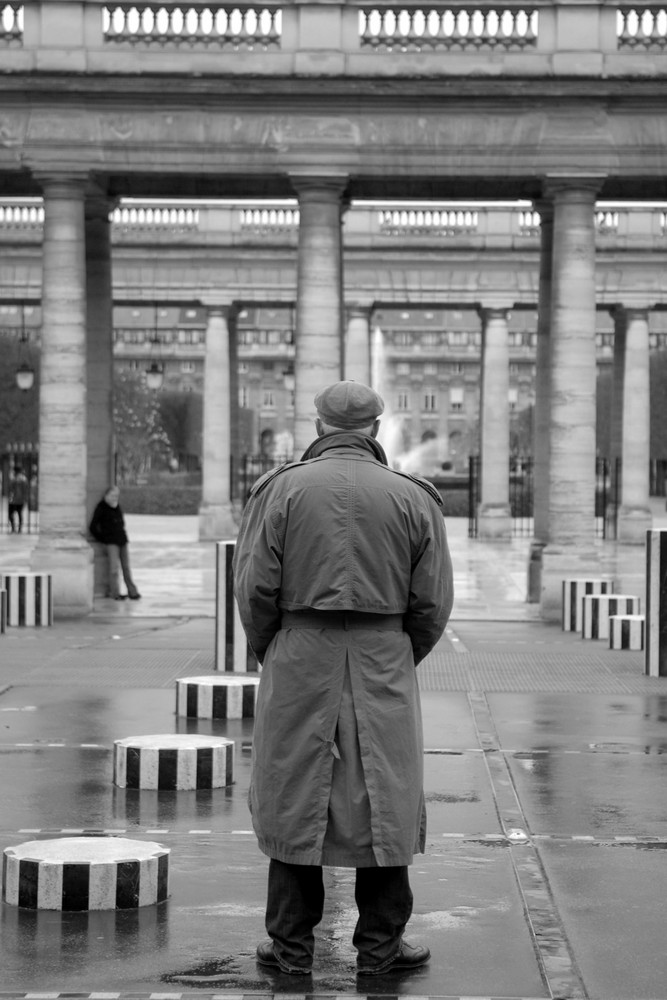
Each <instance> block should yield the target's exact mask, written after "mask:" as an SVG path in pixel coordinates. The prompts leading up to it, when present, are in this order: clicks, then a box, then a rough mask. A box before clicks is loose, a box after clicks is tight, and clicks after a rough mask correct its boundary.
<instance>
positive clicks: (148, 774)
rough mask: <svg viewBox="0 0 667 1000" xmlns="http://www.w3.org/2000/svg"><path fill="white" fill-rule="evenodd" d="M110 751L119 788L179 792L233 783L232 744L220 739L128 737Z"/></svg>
mask: <svg viewBox="0 0 667 1000" xmlns="http://www.w3.org/2000/svg"><path fill="white" fill-rule="evenodd" d="M113 749H114V784H115V785H117V786H118V787H119V788H152V789H155V790H156V791H181V790H188V789H198V788H225V787H226V786H227V785H232V784H233V783H234V742H233V740H227V739H224V738H223V737H221V736H190V735H183V736H179V735H174V734H166V735H160V736H128V737H126V738H125V739H122V740H116V741H115V743H114V748H113Z"/></svg>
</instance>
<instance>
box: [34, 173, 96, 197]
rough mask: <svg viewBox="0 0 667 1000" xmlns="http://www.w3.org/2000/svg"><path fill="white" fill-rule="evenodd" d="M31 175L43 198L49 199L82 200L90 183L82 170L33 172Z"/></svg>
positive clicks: (88, 177) (86, 174)
mask: <svg viewBox="0 0 667 1000" xmlns="http://www.w3.org/2000/svg"><path fill="white" fill-rule="evenodd" d="M32 175H33V177H34V178H35V180H36V181H37V182H38V183H39V185H40V187H41V189H42V193H43V194H44V196H45V197H50V198H54V197H60V198H72V197H80V198H83V197H85V194H86V189H87V187H88V185H89V183H90V175H89V173H88V171H83V170H82V171H74V170H44V171H42V170H33V174H32Z"/></svg>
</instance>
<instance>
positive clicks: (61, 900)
mask: <svg viewBox="0 0 667 1000" xmlns="http://www.w3.org/2000/svg"><path fill="white" fill-rule="evenodd" d="M2 886H3V897H4V900H5V902H6V903H8V904H9V905H10V906H22V907H25V908H26V909H29V910H132V909H136V908H137V907H139V906H150V905H152V904H153V903H161V902H163V901H164V900H165V899H166V898H167V897H168V895H169V850H168V848H166V847H162V845H161V844H156V843H153V842H152V841H143V840H126V839H125V838H124V837H64V838H60V839H58V840H31V841H28V842H27V843H25V844H19V845H18V847H7V848H6V849H5V852H4V858H3V880H2Z"/></svg>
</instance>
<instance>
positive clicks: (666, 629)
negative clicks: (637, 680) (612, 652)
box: [645, 528, 667, 677]
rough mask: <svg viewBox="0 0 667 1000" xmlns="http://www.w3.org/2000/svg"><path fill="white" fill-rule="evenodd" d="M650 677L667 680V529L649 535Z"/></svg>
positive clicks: (648, 648) (647, 636) (648, 644)
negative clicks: (666, 678)
mask: <svg viewBox="0 0 667 1000" xmlns="http://www.w3.org/2000/svg"><path fill="white" fill-rule="evenodd" d="M645 672H646V674H647V675H648V676H649V677H667V530H665V529H664V528H662V529H656V530H650V531H647V532H646V656H645Z"/></svg>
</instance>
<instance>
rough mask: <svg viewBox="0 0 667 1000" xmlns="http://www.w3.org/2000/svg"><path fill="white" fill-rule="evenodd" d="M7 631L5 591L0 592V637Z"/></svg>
mask: <svg viewBox="0 0 667 1000" xmlns="http://www.w3.org/2000/svg"><path fill="white" fill-rule="evenodd" d="M6 631H7V591H6V590H4V589H2V590H0V635H3V634H4V633H5V632H6Z"/></svg>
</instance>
